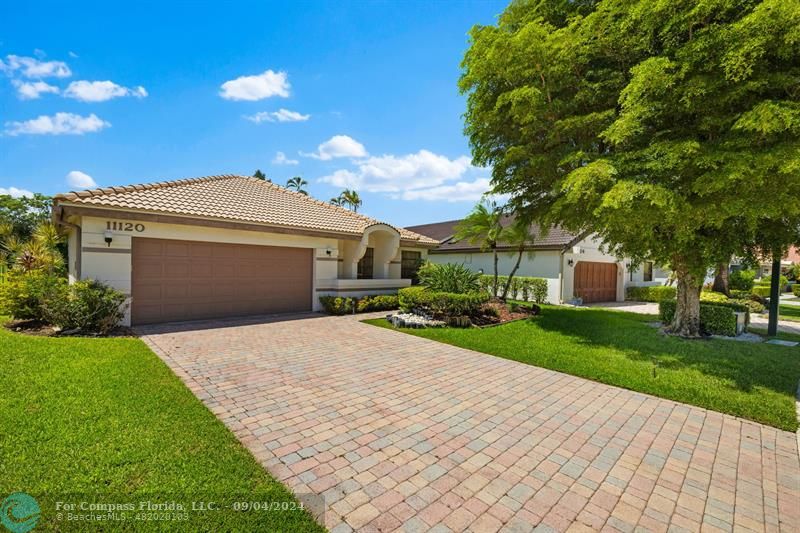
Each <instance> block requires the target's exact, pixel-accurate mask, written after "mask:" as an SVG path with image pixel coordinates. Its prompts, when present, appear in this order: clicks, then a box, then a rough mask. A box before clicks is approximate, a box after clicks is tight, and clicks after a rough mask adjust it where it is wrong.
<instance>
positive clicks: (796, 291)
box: [792, 283, 800, 298]
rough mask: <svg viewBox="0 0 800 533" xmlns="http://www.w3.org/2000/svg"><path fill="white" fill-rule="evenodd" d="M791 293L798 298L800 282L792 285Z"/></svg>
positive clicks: (799, 296) (799, 295)
mask: <svg viewBox="0 0 800 533" xmlns="http://www.w3.org/2000/svg"><path fill="white" fill-rule="evenodd" d="M792 294H794V295H795V296H797V297H798V298H800V283H795V284H794V285H792Z"/></svg>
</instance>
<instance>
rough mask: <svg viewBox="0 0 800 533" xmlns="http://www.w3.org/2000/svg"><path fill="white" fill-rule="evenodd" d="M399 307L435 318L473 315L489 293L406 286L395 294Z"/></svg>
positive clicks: (485, 300) (486, 299)
mask: <svg viewBox="0 0 800 533" xmlns="http://www.w3.org/2000/svg"><path fill="white" fill-rule="evenodd" d="M397 296H398V300H399V304H400V309H401V310H403V311H405V312H413V311H422V312H425V313H429V314H431V315H433V316H434V317H436V318H442V317H444V318H447V317H454V316H473V315H475V314H477V313H478V310H479V309H480V308H481V306H482V305H483V304H485V303H486V302H487V301H488V300H489V295H488V294H487V293H484V292H480V291H476V292H470V293H466V294H458V293H452V292H441V291H432V290H430V289H428V288H427V287H406V288H404V289H400V291H399V292H398V294H397Z"/></svg>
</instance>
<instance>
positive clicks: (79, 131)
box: [5, 113, 111, 137]
mask: <svg viewBox="0 0 800 533" xmlns="http://www.w3.org/2000/svg"><path fill="white" fill-rule="evenodd" d="M109 126H111V124H110V123H108V122H106V121H105V120H102V119H101V118H100V117H98V116H97V115H95V114H94V113H92V114H91V115H89V116H87V117H84V116H81V115H75V114H73V113H56V114H55V115H53V116H48V115H41V116H39V117H37V118H34V119H31V120H26V121H23V122H16V121H12V122H6V130H5V133H6V135H11V136H12V137H13V136H16V135H83V134H84V133H92V132H95V131H100V130H102V129H103V128H107V127H109Z"/></svg>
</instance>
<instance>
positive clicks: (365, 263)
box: [358, 248, 375, 279]
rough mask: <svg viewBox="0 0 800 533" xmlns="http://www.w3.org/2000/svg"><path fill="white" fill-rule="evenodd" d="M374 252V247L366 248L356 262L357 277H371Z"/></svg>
mask: <svg viewBox="0 0 800 533" xmlns="http://www.w3.org/2000/svg"><path fill="white" fill-rule="evenodd" d="M374 252H375V249H374V248H367V251H366V252H364V257H362V258H361V260H360V261H359V262H358V279H372V272H373V268H372V265H373V264H374Z"/></svg>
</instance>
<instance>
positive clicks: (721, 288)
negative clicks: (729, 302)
mask: <svg viewBox="0 0 800 533" xmlns="http://www.w3.org/2000/svg"><path fill="white" fill-rule="evenodd" d="M711 290H712V291H714V292H721V293H722V294H724V295H725V296H727V297H728V298H730V296H731V291H730V288H729V287H728V263H719V264H718V265H717V270H716V272H715V273H714V284H713V285H712V286H711Z"/></svg>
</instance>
